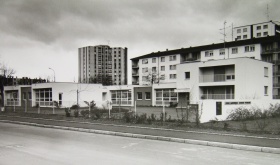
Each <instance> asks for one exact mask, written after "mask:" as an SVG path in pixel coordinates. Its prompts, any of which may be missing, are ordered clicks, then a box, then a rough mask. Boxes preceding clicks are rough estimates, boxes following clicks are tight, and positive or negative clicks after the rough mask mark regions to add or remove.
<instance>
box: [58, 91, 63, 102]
mask: <svg viewBox="0 0 280 165" xmlns="http://www.w3.org/2000/svg"><path fill="white" fill-rule="evenodd" d="M58 104H59V105H62V93H59V95H58Z"/></svg>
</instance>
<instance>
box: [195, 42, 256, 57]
mask: <svg viewBox="0 0 280 165" xmlns="http://www.w3.org/2000/svg"><path fill="white" fill-rule="evenodd" d="M252 45H254V46H255V51H253V52H245V46H250V45H243V46H238V47H230V48H226V49H225V55H220V54H219V50H220V49H213V50H212V51H213V53H214V54H213V56H210V57H205V52H206V51H201V61H209V60H221V59H229V58H240V57H254V58H255V59H258V60H261V45H260V44H252ZM232 48H238V53H237V54H232Z"/></svg>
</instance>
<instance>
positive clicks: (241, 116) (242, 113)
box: [227, 107, 258, 121]
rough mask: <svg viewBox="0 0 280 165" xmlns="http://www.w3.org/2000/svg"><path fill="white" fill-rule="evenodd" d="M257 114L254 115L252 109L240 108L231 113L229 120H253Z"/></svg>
mask: <svg viewBox="0 0 280 165" xmlns="http://www.w3.org/2000/svg"><path fill="white" fill-rule="evenodd" d="M256 113H258V111H257V112H255V114H254V113H252V111H251V110H250V109H247V108H244V107H239V108H237V109H234V110H232V111H231V112H230V114H229V115H228V117H227V119H228V120H234V121H243V120H252V119H254V118H255V117H254V116H255V115H256Z"/></svg>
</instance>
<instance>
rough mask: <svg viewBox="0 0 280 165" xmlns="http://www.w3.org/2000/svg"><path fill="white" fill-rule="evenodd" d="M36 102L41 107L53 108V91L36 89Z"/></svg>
mask: <svg viewBox="0 0 280 165" xmlns="http://www.w3.org/2000/svg"><path fill="white" fill-rule="evenodd" d="M35 101H36V105H39V106H52V89H51V88H43V89H35Z"/></svg>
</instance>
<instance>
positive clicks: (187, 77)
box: [185, 72, 191, 80]
mask: <svg viewBox="0 0 280 165" xmlns="http://www.w3.org/2000/svg"><path fill="white" fill-rule="evenodd" d="M190 78H191V72H185V80H189V79H190Z"/></svg>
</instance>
